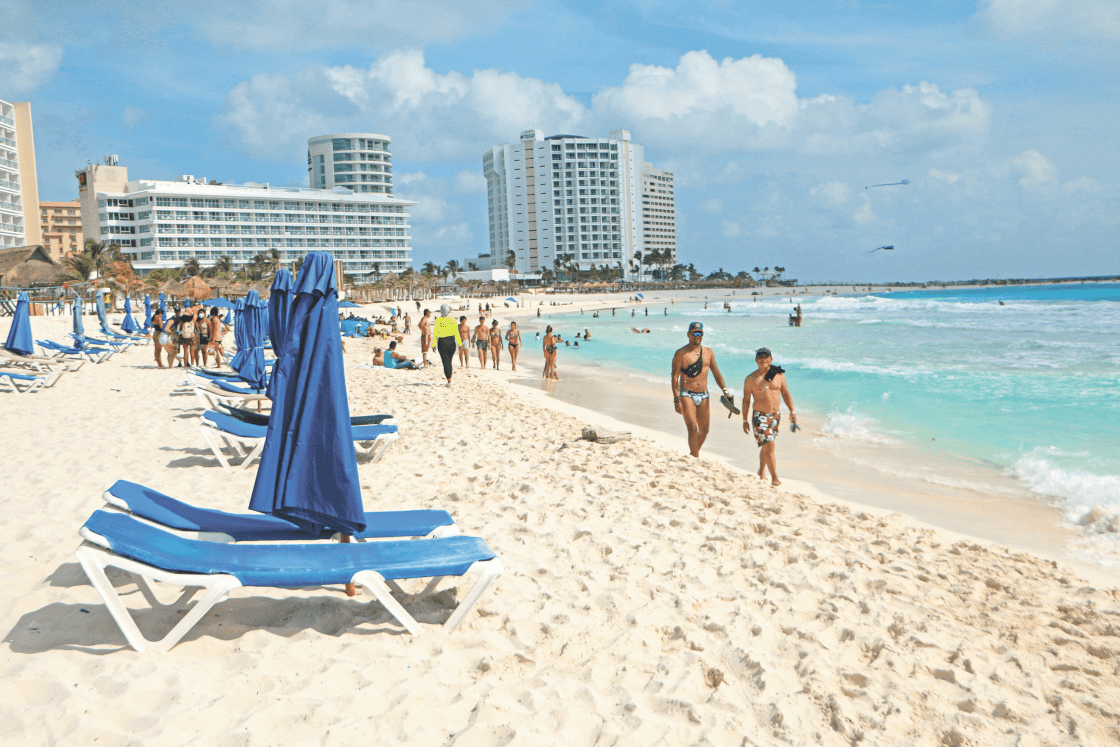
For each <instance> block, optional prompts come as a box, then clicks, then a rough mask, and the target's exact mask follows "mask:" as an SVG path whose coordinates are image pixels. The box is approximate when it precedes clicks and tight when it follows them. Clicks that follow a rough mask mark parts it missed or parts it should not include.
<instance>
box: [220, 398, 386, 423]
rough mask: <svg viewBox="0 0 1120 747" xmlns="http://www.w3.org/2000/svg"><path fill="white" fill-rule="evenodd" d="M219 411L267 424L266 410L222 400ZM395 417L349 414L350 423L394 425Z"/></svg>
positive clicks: (244, 419) (245, 420) (267, 414)
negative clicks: (243, 407)
mask: <svg viewBox="0 0 1120 747" xmlns="http://www.w3.org/2000/svg"><path fill="white" fill-rule="evenodd" d="M221 408H222V409H221V410H218V412H221V411H222V410H225V411H226V412H228V413H229V414H230V415H232V416H233V417H235V418H237V419H238V420H240V421H242V422H244V423H249V424H250V425H264V426H267V425H268V418H269V413H267V412H253V411H252V410H243V409H241V408H239V407H233V406H231V405H227V404H225V403H224V402H223V403H222V405H221ZM396 424H397V419H396V417H394V416H393V415H384V414H382V415H351V416H350V425H396Z"/></svg>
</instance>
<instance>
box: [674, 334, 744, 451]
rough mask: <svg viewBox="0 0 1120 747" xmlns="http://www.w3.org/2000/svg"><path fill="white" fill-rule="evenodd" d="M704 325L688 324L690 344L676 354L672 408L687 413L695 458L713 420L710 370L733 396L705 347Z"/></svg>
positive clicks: (726, 391) (689, 434) (687, 426)
mask: <svg viewBox="0 0 1120 747" xmlns="http://www.w3.org/2000/svg"><path fill="white" fill-rule="evenodd" d="M703 341H704V325H703V324H701V323H700V322H693V323H692V324H690V325H688V344H687V345H685V346H684V347H683V348H681V349H680V350H678V351H677V352H676V353H675V354H674V355H673V372H672V375H671V381H672V387H673V409H675V410H676V411H677V413H678V414H680V415H683V416H684V424H685V427H686V428H688V450H689V452H690V453H691V454H692V456H694V457H698V456H700V447H701V446H703V445H704V441H705V440H706V439H707V438H708V428H709V423H710V421H711V401H710V400H709V399H708V371H709V370H711V372H712V376H713V377H715V380H716V384H718V385H719V388H720V389H721V390H723V393H724V395H725V396H730V394H731V392H729V391H728V389H727V385H726V384H725V383H724V381H723V374H721V373H720V372H719V366H717V365H716V355H715V353H713V352H712V349H711V348H705V347H704V346H703V344H702V343H703Z"/></svg>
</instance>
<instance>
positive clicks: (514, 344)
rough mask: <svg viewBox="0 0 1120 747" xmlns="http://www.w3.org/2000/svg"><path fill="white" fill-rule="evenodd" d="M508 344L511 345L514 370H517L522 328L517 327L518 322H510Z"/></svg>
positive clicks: (507, 333) (510, 355)
mask: <svg viewBox="0 0 1120 747" xmlns="http://www.w3.org/2000/svg"><path fill="white" fill-rule="evenodd" d="M506 344H507V345H508V346H509V358H510V361H511V362H512V363H513V370H514V371H516V370H517V354H518V353H519V352H520V351H521V330H519V329H518V328H517V322H510V323H509V331H508V332H506Z"/></svg>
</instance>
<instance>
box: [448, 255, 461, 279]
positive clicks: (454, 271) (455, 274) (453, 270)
mask: <svg viewBox="0 0 1120 747" xmlns="http://www.w3.org/2000/svg"><path fill="white" fill-rule="evenodd" d="M461 269H462V268H460V267H459V263H458V262H456V261H455V260H453V259H449V260H447V274H448V275H450V276H451V282H452V283H454V282H455V281H456V280H458V279H459V272H460V270H461Z"/></svg>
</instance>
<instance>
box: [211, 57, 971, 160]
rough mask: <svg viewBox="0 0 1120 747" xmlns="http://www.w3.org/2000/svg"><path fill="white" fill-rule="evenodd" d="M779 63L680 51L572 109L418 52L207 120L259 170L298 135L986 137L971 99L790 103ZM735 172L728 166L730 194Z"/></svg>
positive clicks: (696, 145) (659, 141) (958, 95)
mask: <svg viewBox="0 0 1120 747" xmlns="http://www.w3.org/2000/svg"><path fill="white" fill-rule="evenodd" d="M795 87H796V79H795V77H794V75H793V73H792V72H791V71H790V70H789V69H788V68H787V67H786V65H785V63H784V62H782V61H781V60H779V59H774V58H762V57H759V56H758V55H755V56H754V57H747V58H743V59H740V60H732V59H724V60H723V61H721V62H717V61H716V60H715V59H713V58H712V57H711V56H710V55H708V53H707V52H703V51H700V52H688V53H686V54H685V55H683V56H682V57H681V58H680V63H679V64H678V65H677V67H676V68H666V67H658V66H651V65H633V66H632V67H631V69H630V73H629V75H628V76H627V78H626V80H625V81H623V83H622V84H620V85H618V86H611V87H607V88H604V89H602V90H601V91H600V92H599V93H597V94H596V95H595V96H593V97H592V102H593V103H592V106H591V107H590V108H588V107H586V106H584V105H583V104H582V103H580V102H579V101H578V100H577V99H576V98H574V97H572V96H569V95H568V94H566V93H565V92H564V90H563V89H562V88H561V87H560V85H558V84H556V83H549V82H546V81H543V80H540V79H537V78H525V77H522V76H520V75H518V74H516V73H512V72H501V71H499V70H493V69H488V70H475V71H473V72H472V73H471V74H470V75H466V74H464V73H460V72H458V71H450V72H448V73H437V72H435V71H434V70H432V69H431V68H430V67H428V66H427V64H426V63H425V60H424V55H423V53H422V52H419V51H415V50H413V51H398V52H391V53H388V54H385V55H383V56H382V57H380V58H379V59H378V60H377V61H376V62H375V63H373V64H372V65H371V66H370V67H369V69H364V68H356V67H351V66H341V67H324V66H318V65H316V66H312V67H309V68H306V69H304V70H303V71H301V72H298V73H296V74H294V75H291V76H288V75H282V74H279V75H257V76H255V77H253V78H252V79H251V80H248V81H244V82H242V83H240V84H238V85H237V86H236V87H235V88H234V89H233V90H232V91H231V93H230V95H229V96H228V97H227V100H226V106H225V113H224V114H223V115H222V116H221V117H220V118H219V121H220V122H223V123H225V124H227V125H229V126H231V127H233V128H234V129H235V130H237V131H239V133H240V135H241V140H242V142H243V143H244V144H245V145H246V146H247V147H248V149H249V150H250V152H252V153H253V154H255V155H256V156H258V157H270V156H281V155H287V154H290V153H291V152H292V150H293V149H295V148H297V147H300V146H302V144H303V142H304V141H305V140H306V138H307V137H308V136H312V135H318V134H324V133H328V132H343V131H356V132H364V131H367V130H368V129H369V127H370V125H369V123H370V122H376V123H377V124H376V128H377V129H378V130H379V131H381V132H386V133H389V134H391V135H392V136H393V150H394V152H395V153H398V154H400V155H403V156H405V157H406V158H410V159H415V160H422V161H435V160H440V159H446V158H457V159H462V158H463V157H464V155H467V154H470V155H471V156H474V157H477V156H478V155H481V152H482V151H483V150H485V149H486V148H489V147H491V146H493V145H496V144H498V143H503V142H511V141H513V140H514V139H515V138H516V137H517V135H518V133H519V132H520V131H521V130H524V129H527V128H529V127H539V128H541V129H543V130H545V131H546V132H587V133H588V134H592V133H602V134H605V133H607V132H609V131H610V130H611V129H614V128H616V127H618V126H619V125H620V124H623V125H626V126H627V128H628V129H630V130H631V131H632V132H633V134H634V139H635V141H636V142H639V143H642V144H644V145H647V146H652V147H659V146H660V147H663V148H667V149H674V150H679V149H680V148H682V147H686V146H687V147H688V148H689V149H690V150H689V158H690V159H695V158H696V157H698V156H704V155H709V154H716V153H724V152H727V151H758V150H785V151H789V150H793V151H800V152H802V153H807V154H811V155H819V154H840V153H869V152H893V153H902V154H908V153H922V154H925V153H930V152H939V151H944V150H951V149H953V148H958V147H962V146H970V145H973V144H975V143H976V142H978V141H980V140H982V139H983V138H984V137H985V136H986V135H987V133H988V128H989V125H990V121H991V106H990V105H989V104H988V103H987V102H985V101H983V100H982V99H980V97H979V95H978V94H977V92H976V91H974V90H972V89H959V90H955V91H952V92H948V93H946V92H942V91H941V90H940V89H939V88H938V87H937V86H936V85H934V84H932V83H929V82H925V81H923V82H921V83H919V84H917V85H913V86H911V85H906V86H903V87H902V88H901V89H898V90H896V89H890V90H886V91H882V92H880V93H879V94H878V95H877V96H876V97H875V98H874V99H873V100H872V101H871V102H870V103H868V104H858V103H856V102H854V101H852V100H850V99H846V98H843V97H837V96H818V97H816V98H813V99H798V98H797V95H796V92H795ZM745 173H746V170H745V168H744V167H743V165H742V164H741V163H739V162H737V161H728V162H727V167H726V170H725V173H724V174H723V177H724V178H725V179H727V180H729V181H735V180H737V179H740V178H742V176H743V175H744V174H745Z"/></svg>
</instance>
